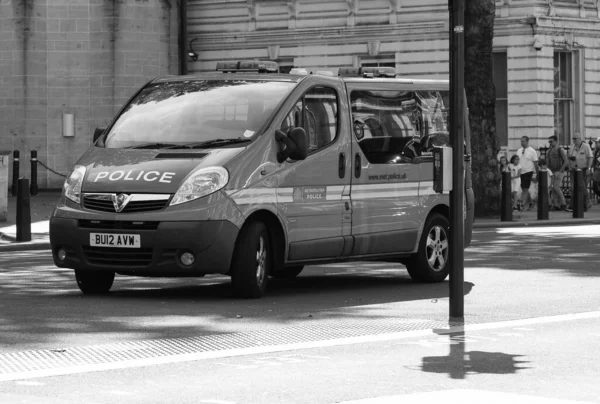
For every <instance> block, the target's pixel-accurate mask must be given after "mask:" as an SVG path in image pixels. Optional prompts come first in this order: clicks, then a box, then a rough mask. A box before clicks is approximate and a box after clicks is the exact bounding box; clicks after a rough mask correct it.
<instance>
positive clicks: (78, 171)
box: [63, 166, 86, 204]
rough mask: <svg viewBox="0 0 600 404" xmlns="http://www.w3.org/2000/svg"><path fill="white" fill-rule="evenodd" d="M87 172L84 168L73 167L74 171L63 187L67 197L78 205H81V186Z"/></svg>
mask: <svg viewBox="0 0 600 404" xmlns="http://www.w3.org/2000/svg"><path fill="white" fill-rule="evenodd" d="M85 170H86V168H85V167H84V166H75V167H73V171H71V174H69V176H68V177H67V180H66V181H65V184H64V185H63V192H64V193H65V196H66V197H67V198H69V199H70V200H72V201H73V202H75V203H77V204H79V203H81V186H82V185H83V179H84V178H85Z"/></svg>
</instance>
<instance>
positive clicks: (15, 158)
mask: <svg viewBox="0 0 600 404" xmlns="http://www.w3.org/2000/svg"><path fill="white" fill-rule="evenodd" d="M19 154H20V153H19V151H18V150H15V151H13V173H12V174H13V175H12V187H11V191H10V193H11V194H12V196H17V188H18V187H19Z"/></svg>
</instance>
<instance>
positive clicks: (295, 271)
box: [271, 265, 304, 279]
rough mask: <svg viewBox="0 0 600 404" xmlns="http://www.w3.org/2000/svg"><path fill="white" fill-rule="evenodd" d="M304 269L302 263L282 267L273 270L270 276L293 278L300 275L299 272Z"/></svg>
mask: <svg viewBox="0 0 600 404" xmlns="http://www.w3.org/2000/svg"><path fill="white" fill-rule="evenodd" d="M303 269H304V265H296V266H293V267H286V268H282V269H280V270H279V271H273V273H272V274H271V277H273V278H277V279H293V278H295V277H297V276H298V275H300V272H302V270H303Z"/></svg>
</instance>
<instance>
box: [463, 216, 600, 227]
mask: <svg viewBox="0 0 600 404" xmlns="http://www.w3.org/2000/svg"><path fill="white" fill-rule="evenodd" d="M590 224H600V219H586V218H582V219H555V220H538V219H535V220H531V221H525V222H487V223H486V222H484V223H477V222H475V223H473V228H474V229H496V228H506V227H544V226H561V225H563V226H585V225H590Z"/></svg>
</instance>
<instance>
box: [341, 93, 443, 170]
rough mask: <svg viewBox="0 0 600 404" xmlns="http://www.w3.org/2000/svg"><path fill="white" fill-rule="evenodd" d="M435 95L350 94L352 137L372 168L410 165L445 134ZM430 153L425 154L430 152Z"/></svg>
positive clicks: (438, 100)
mask: <svg viewBox="0 0 600 404" xmlns="http://www.w3.org/2000/svg"><path fill="white" fill-rule="evenodd" d="M439 93H440V92H438V91H422V92H413V91H394V90H384V91H358V90H355V91H352V93H351V94H350V101H351V103H352V121H353V128H354V135H355V137H356V140H357V142H358V144H359V146H360V148H361V150H362V151H363V153H364V154H365V157H366V158H367V160H368V161H369V162H370V163H372V164H398V163H407V162H410V161H412V159H413V158H414V157H416V156H420V155H421V154H422V152H424V151H426V149H427V148H430V146H427V148H425V147H423V146H426V145H424V144H423V143H422V142H423V141H425V143H427V144H430V143H432V142H431V141H430V139H432V137H431V136H432V134H434V133H435V134H436V138H437V133H438V132H441V131H444V133H445V134H446V135H447V132H445V131H446V121H445V117H446V116H445V115H444V112H445V111H444V100H443V97H442V96H441V95H440V94H439ZM430 151H431V150H427V152H430Z"/></svg>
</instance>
